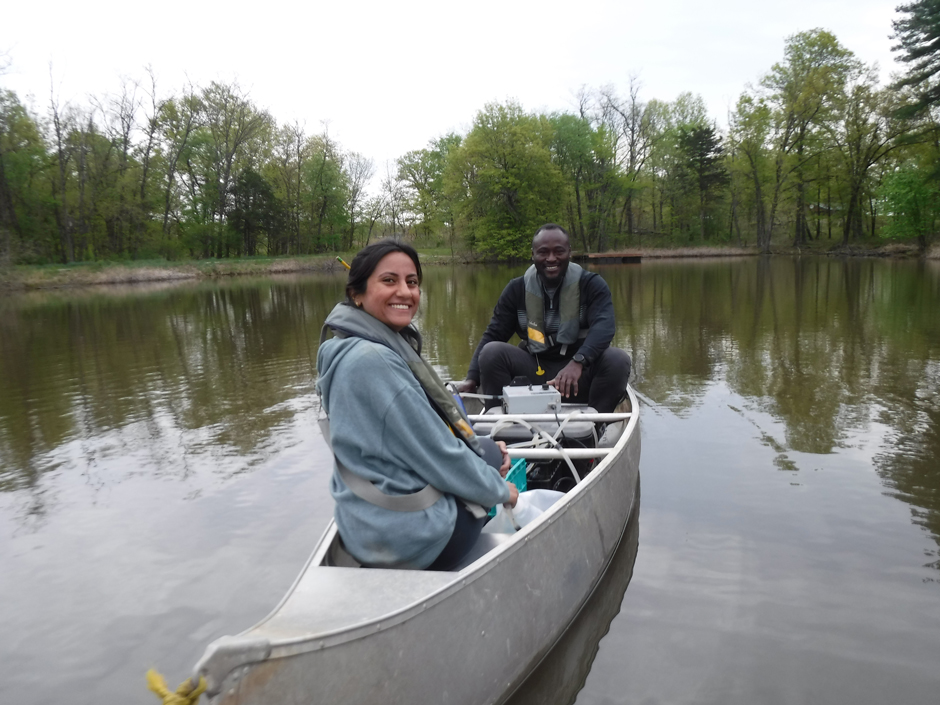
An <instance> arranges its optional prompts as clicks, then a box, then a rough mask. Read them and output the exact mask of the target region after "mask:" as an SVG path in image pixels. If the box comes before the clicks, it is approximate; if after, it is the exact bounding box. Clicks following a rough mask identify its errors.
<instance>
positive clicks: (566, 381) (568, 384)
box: [548, 360, 584, 398]
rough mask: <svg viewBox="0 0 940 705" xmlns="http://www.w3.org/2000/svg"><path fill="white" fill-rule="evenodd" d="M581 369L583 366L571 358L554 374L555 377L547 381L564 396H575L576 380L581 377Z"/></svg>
mask: <svg viewBox="0 0 940 705" xmlns="http://www.w3.org/2000/svg"><path fill="white" fill-rule="evenodd" d="M583 369H584V366H583V365H582V364H581V363H580V362H575V361H574V360H572V361H571V362H569V363H568V364H567V365H565V366H564V367H563V368H562V369H561V371H560V372H559V373H558V374H557V375H555V379H552V380H549V382H548V383H549V384H550V385H552V386H553V387H554V388H555V389H557V390H558V391H559V392H561V395H562V396H563V397H565V398H567V397H571V396H576V395H577V393H578V380H579V379H581V372H582V371H583Z"/></svg>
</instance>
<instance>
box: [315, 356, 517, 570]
mask: <svg viewBox="0 0 940 705" xmlns="http://www.w3.org/2000/svg"><path fill="white" fill-rule="evenodd" d="M317 369H318V370H319V373H320V376H319V379H318V380H317V387H318V389H319V391H320V395H321V399H322V402H323V406H324V408H325V409H326V411H327V413H328V414H329V417H330V434H331V436H332V443H333V452H334V453H335V454H336V456H337V457H338V458H339V459H340V461H342V463H343V464H344V465H345V466H346V467H347V468H349V470H350V471H352V472H354V473H356V474H357V475H359V476H361V477H363V478H365V479H366V480H368V481H370V482H372V483H374V484H375V485H376V487H377V488H378V489H379V490H380V491H382V492H384V493H386V494H390V495H401V494H410V493H412V492H417V491H418V490H420V489H422V488H423V487H424V486H425V485H427V484H431V485H433V486H434V487H436V488H438V489H439V490H441V491H442V492H444V493H445V494H444V496H443V497H441V498H440V499H439V500H438V501H437V502H435V503H434V504H433V505H432V506H431V507H429V508H428V509H425V510H423V511H420V512H393V511H389V510H386V509H382V508H381V507H376V506H374V505H372V504H369V503H368V502H366V501H364V500H362V499H360V498H359V497H357V496H355V495H354V494H353V493H352V492H350V491H349V489H348V488H347V487H346V486H345V485H344V484H343V482H342V480H340V478H339V476H338V475H337V473H336V472H335V471H334V473H333V477H332V479H331V481H330V493H331V494H332V495H333V498H334V499H335V500H336V508H335V511H334V517H335V519H336V524H337V527H338V528H339V533H340V535H341V536H342V538H343V543H344V545H345V547H346V550H347V551H349V552H350V553H351V554H352V555H353V556H354V557H355V558H356V559H357V560H359V561H360V562H361V563H363V564H364V565H369V566H384V567H396V568H426V567H428V566H429V565H430V564H431V563H432V562H434V560H435V559H436V558H437V557H438V555H440V553H441V551H442V550H443V549H444V547H445V546H446V545H447V542H448V540H449V539H450V537H451V534H452V533H453V531H454V525H455V522H456V520H457V505H456V501H455V499H454V498H455V497H462V498H464V499H467V500H469V501H471V502H476V503H478V504H481V505H483V506H484V507H491V506H494V505H496V504H499V503H501V502H507V501H509V487H508V486H507V485H506V483H505V481H504V480H503V479H502V478H501V477H500V476H499V472H497V471H496V470H494V469H493V468H491V467H489V466H488V465H487V464H486V463H485V462H484V461H483V460H482V459H481V458H480V457H479V456H477V455H476V454H475V453H474V452H473V451H471V450H470V449H469V448H468V447H467V446H466V445H465V444H464V443H463V442H462V441H460V440H458V439H457V437H456V436H454V435H453V433H452V432H451V430H450V429H449V428H448V427H447V425H446V424H445V423H444V421H443V420H442V419H441V418H440V417H439V416H438V415H437V413H436V412H435V411H434V409H433V408H432V407H431V405H430V403H429V402H428V400H427V397H426V396H425V393H424V391H423V390H422V389H421V386H420V385H419V384H418V381H417V379H415V377H414V375H413V374H412V373H411V370H409V369H408V366H407V365H406V364H405V362H404V360H402V358H401V357H400V356H399V355H398V354H396V353H395V352H393V351H392V350H391V349H389V348H388V347H386V346H384V345H381V344H379V343H374V342H372V341H368V340H363V339H362V338H332V339H330V340H327V341H326V342H324V343H323V344H322V345H321V346H320V349H319V351H318V353H317Z"/></svg>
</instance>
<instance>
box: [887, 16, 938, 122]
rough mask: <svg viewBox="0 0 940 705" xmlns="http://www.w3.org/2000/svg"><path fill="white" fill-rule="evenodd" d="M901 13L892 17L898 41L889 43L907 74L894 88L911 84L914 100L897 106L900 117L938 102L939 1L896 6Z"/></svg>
mask: <svg viewBox="0 0 940 705" xmlns="http://www.w3.org/2000/svg"><path fill="white" fill-rule="evenodd" d="M897 11H898V12H899V13H902V14H903V15H905V16H904V17H901V18H900V19H897V20H894V21H893V22H892V23H891V24H892V26H893V27H894V32H895V34H894V36H895V38H897V39H898V40H899V43H898V44H897V45H895V46H894V47H892V50H893V51H898V52H900V56H899V57H898V59H899V60H900V61H903V62H904V63H905V64H907V65H908V71H907V75H906V76H904V77H902V78H901V79H900V80H899V81H897V83H895V84H894V85H895V87H896V88H903V87H908V86H909V87H911V88H912V89H914V91H915V95H914V100H912V101H910V102H908V103H906V104H905V105H903V106H901V108H900V110H901V117H913V116H915V115H918V114H921V113H923V112H924V111H926V110H927V109H928V108H929V107H931V106H933V105H937V104H938V103H940V82H937V81H936V80H935V78H936V75H937V72H938V71H940V1H938V0H916V1H915V2H912V3H908V4H906V5H900V6H898V7H897Z"/></svg>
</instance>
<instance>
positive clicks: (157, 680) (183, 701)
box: [147, 668, 207, 705]
mask: <svg viewBox="0 0 940 705" xmlns="http://www.w3.org/2000/svg"><path fill="white" fill-rule="evenodd" d="M147 687H148V688H150V690H152V691H153V692H154V693H156V694H157V695H158V696H159V697H161V698H163V705H196V701H198V700H199V696H200V695H202V693H203V691H205V689H206V687H207V683H206V679H205V678H204V677H203V676H200V677H199V684H198V685H197V686H196V687H195V688H193V679H192V678H187V679H186V680H184V681H183V682H182V683H180V687H179V688H177V689H176V692H175V693H173V692H170V689H169V688H168V687H167V685H166V678H164V677H163V676H161V675H160V674H159V673H157V672H156V671H155V670H153V669H152V668H151V669H150V670H149V671H147Z"/></svg>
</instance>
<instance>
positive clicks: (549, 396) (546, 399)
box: [503, 384, 561, 414]
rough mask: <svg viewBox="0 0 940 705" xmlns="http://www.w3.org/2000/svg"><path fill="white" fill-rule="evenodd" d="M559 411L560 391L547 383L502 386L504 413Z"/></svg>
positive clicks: (550, 412) (546, 412)
mask: <svg viewBox="0 0 940 705" xmlns="http://www.w3.org/2000/svg"><path fill="white" fill-rule="evenodd" d="M558 411H561V392H559V391H558V390H557V389H555V388H554V387H552V386H549V385H547V384H539V385H536V384H530V385H527V386H521V387H503V412H504V413H506V414H553V413H556V412H558Z"/></svg>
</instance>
